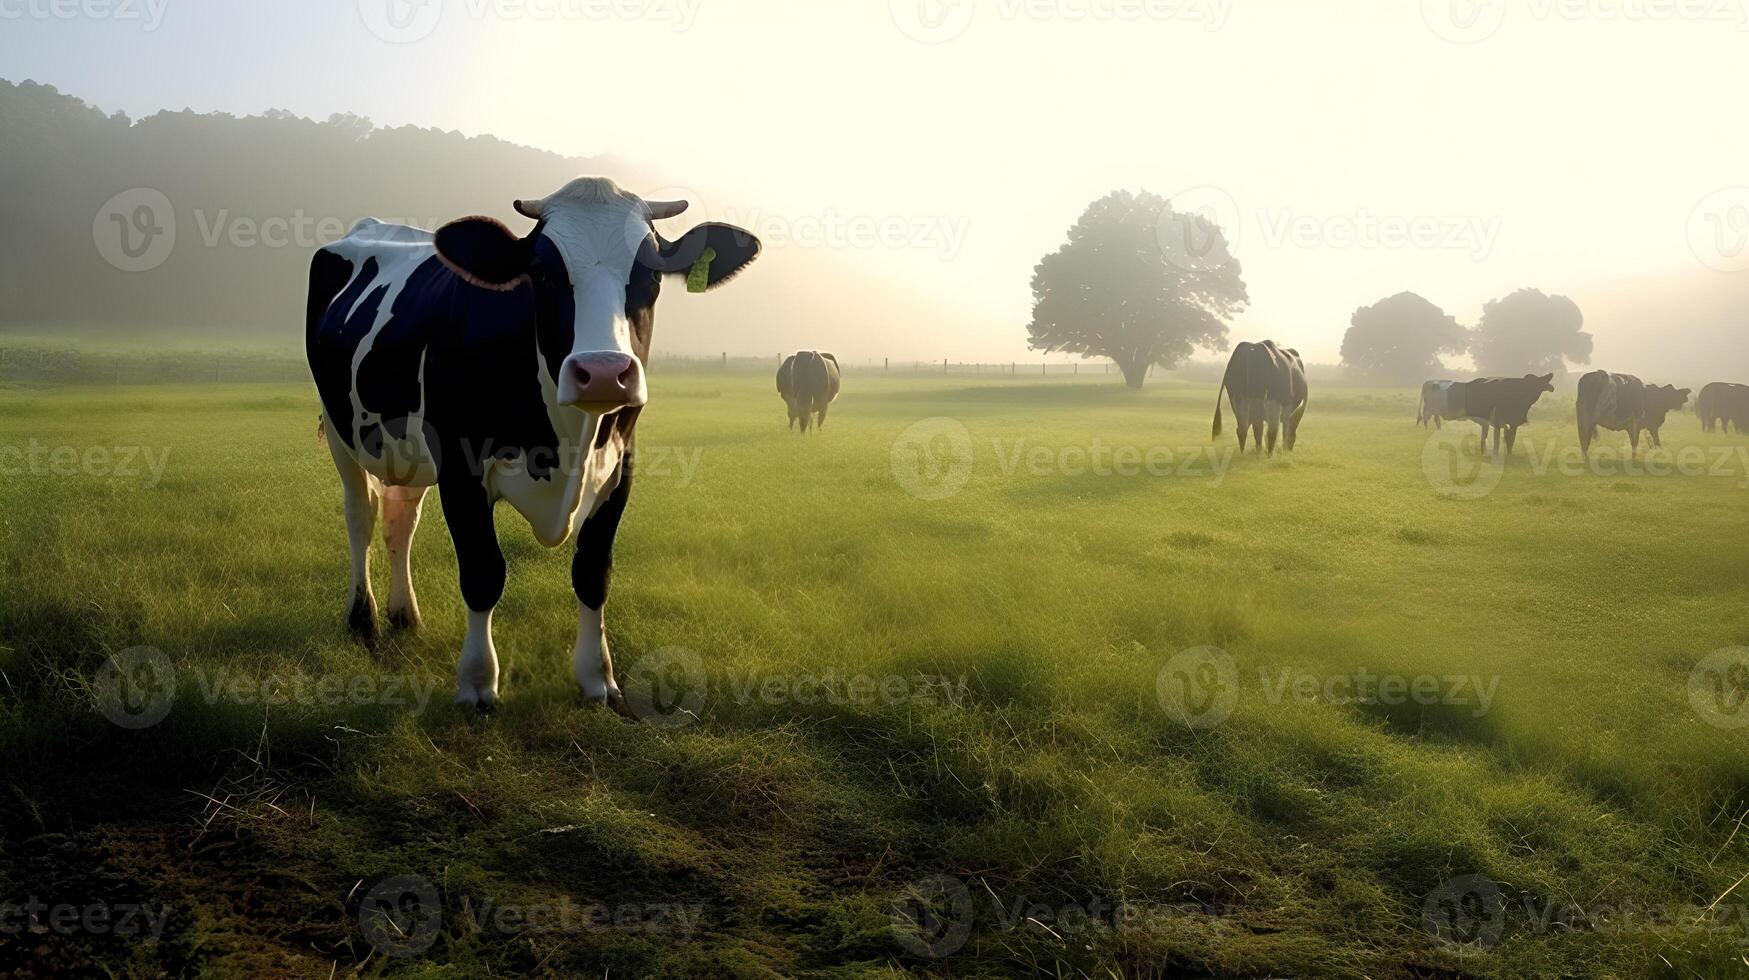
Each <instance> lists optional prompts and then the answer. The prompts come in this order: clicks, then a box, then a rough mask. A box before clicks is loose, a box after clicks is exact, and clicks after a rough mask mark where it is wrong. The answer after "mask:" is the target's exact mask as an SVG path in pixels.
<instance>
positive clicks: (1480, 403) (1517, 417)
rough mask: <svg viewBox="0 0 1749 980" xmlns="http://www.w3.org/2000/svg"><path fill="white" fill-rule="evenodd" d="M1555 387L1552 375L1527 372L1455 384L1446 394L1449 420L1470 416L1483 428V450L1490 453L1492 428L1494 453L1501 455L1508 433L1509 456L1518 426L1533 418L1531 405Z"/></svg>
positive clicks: (1468, 417) (1471, 419) (1515, 439)
mask: <svg viewBox="0 0 1749 980" xmlns="http://www.w3.org/2000/svg"><path fill="white" fill-rule="evenodd" d="M1554 390H1555V376H1554V375H1552V374H1544V375H1535V374H1527V375H1525V376H1524V377H1522V378H1477V379H1476V380H1474V381H1463V382H1459V383H1458V384H1454V385H1452V386H1451V390H1450V391H1448V392H1447V393H1446V414H1445V417H1446V418H1448V419H1453V418H1458V419H1469V420H1470V421H1471V422H1474V423H1476V424H1477V425H1479V426H1481V427H1482V453H1483V454H1484V455H1486V454H1487V452H1488V430H1489V429H1493V430H1494V455H1496V456H1498V455H1499V454H1500V436H1501V434H1502V433H1504V434H1505V436H1506V455H1508V456H1510V455H1512V445H1513V443H1515V442H1517V441H1518V427H1519V426H1521V425H1523V424H1525V423H1526V422H1528V421H1530V408H1531V406H1532V405H1535V404H1536V403H1537V400H1538V399H1540V398H1542V396H1543V394H1544V393H1546V392H1550V391H1554Z"/></svg>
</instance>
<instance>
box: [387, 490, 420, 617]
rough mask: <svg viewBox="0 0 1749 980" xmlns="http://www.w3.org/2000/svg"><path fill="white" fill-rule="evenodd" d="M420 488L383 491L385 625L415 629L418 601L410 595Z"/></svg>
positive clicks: (411, 593)
mask: <svg viewBox="0 0 1749 980" xmlns="http://www.w3.org/2000/svg"><path fill="white" fill-rule="evenodd" d="M424 504H425V488H424V487H384V488H383V543H384V544H385V545H387V546H388V550H389V625H390V626H395V627H400V628H403V629H417V628H418V626H419V599H418V597H417V596H415V595H414V594H413V532H415V531H417V530H418V529H419V510H420V508H421V507H423V506H424Z"/></svg>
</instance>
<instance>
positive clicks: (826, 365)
mask: <svg viewBox="0 0 1749 980" xmlns="http://www.w3.org/2000/svg"><path fill="white" fill-rule="evenodd" d="M838 380H839V374H838V358H836V357H833V356H832V355H831V354H827V353H824V352H821V351H812V350H804V351H797V352H796V353H794V354H792V355H790V356H789V357H788V358H785V359H784V362H783V366H782V367H779V368H778V369H777V393H778V394H780V395H782V396H783V401H784V404H785V405H788V406H789V424H790V426H791V427H792V428H793V427H794V426H795V424H796V422H798V421H800V422H801V423H802V432H803V434H806V433H807V431H808V424H809V423H810V422H814V423H815V424H817V425H818V426H819V427H820V428H822V429H824V428H825V427H826V407H827V406H828V405H831V404H832V402H833V401H834V400H836V399H837V398H838Z"/></svg>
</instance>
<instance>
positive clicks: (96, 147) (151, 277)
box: [0, 80, 625, 336]
mask: <svg viewBox="0 0 1749 980" xmlns="http://www.w3.org/2000/svg"><path fill="white" fill-rule="evenodd" d="M0 133H4V134H5V139H4V145H5V149H4V151H0V182H3V184H4V186H6V187H8V188H13V189H20V188H27V189H28V192H26V193H13V194H10V195H8V197H7V200H6V201H5V203H4V213H5V217H6V220H5V221H0V254H4V255H5V256H6V261H5V262H4V263H0V321H4V322H9V323H32V322H35V323H65V322H79V323H85V324H117V325H125V326H135V325H140V324H150V323H157V324H174V325H176V326H187V325H206V326H223V327H226V328H228V329H234V330H237V331H238V332H247V331H257V332H259V331H261V330H263V329H272V330H276V331H280V332H285V333H290V332H292V331H295V332H296V334H297V335H300V336H301V333H302V329H303V328H302V325H301V323H300V322H299V315H300V313H301V311H302V310H303V308H304V303H305V297H304V293H305V290H306V288H307V281H308V276H309V263H310V253H311V252H312V251H313V250H314V249H315V248H316V247H317V246H320V245H323V244H326V243H327V242H329V241H332V240H333V239H335V238H338V237H339V236H340V235H342V234H344V233H345V232H346V230H347V229H348V228H350V227H351V225H352V224H353V223H354V222H356V221H357V220H358V219H360V218H363V217H366V216H374V217H378V218H382V219H384V220H389V221H405V222H409V223H414V224H421V225H425V226H427V227H431V226H434V225H436V224H439V223H442V222H444V221H448V220H450V219H452V218H455V217H459V216H461V215H466V214H475V213H479V212H480V211H481V210H482V209H483V208H484V207H487V206H494V207H497V208H499V209H502V210H505V211H507V210H508V207H509V202H510V201H511V200H513V199H515V198H518V197H527V196H529V195H532V194H541V193H545V192H546V191H547V190H550V189H552V188H554V187H558V186H559V185H561V184H563V183H564V182H565V181H567V180H569V179H571V178H572V177H575V176H576V175H577V174H579V173H589V172H596V171H601V172H610V170H609V168H613V169H615V170H623V169H625V168H624V167H623V166H621V165H620V164H618V163H617V162H614V161H608V160H603V159H593V160H590V159H578V158H566V157H562V156H559V155H558V154H554V153H548V152H546V151H543V150H537V149H532V148H530V147H525V146H518V145H516V144H513V143H508V142H505V141H503V140H500V139H497V138H495V137H490V136H480V137H466V136H463V135H462V134H460V133H454V132H444V131H442V130H437V129H420V128H417V127H412V126H406V127H399V128H384V127H379V126H375V125H373V124H372V123H371V122H370V120H368V119H365V118H363V117H360V116H356V115H350V114H346V115H335V116H332V117H330V118H329V119H328V120H327V121H325V122H317V121H316V120H313V119H306V118H303V117H300V116H297V115H294V114H292V113H290V112H286V111H283V110H269V111H268V112H266V113H264V114H262V115H259V116H243V117H239V116H234V115H231V114H229V113H195V112H189V111H187V110H183V111H179V112H170V111H166V112H159V113H154V114H152V115H150V116H147V117H145V118H143V119H139V120H132V121H131V120H129V119H128V118H127V117H126V116H124V115H121V114H120V113H117V114H115V115H106V114H105V113H104V112H102V111H100V110H98V109H96V108H93V107H92V106H90V105H88V104H87V103H85V102H84V101H82V100H80V99H77V98H74V97H72V96H69V95H65V94H63V93H61V92H59V91H57V90H56V89H55V88H54V87H53V86H49V85H40V84H37V83H35V82H29V81H26V82H22V83H19V84H16V85H15V84H13V83H11V82H7V81H4V80H0ZM141 189H149V190H150V191H153V192H157V193H158V194H161V195H162V197H161V198H158V200H161V201H168V202H169V205H170V206H169V208H168V209H163V208H159V209H158V210H163V211H165V213H148V214H145V215H140V216H139V217H140V220H141V223H142V225H149V226H151V227H153V228H154V229H161V230H162V231H165V232H170V233H171V237H170V239H169V241H170V242H171V243H172V248H171V250H170V251H169V254H168V255H167V256H166V257H165V258H164V259H163V260H162V261H161V262H159V263H156V264H153V265H152V267H151V268H149V269H147V270H144V271H124V270H120V269H117V268H115V267H114V266H112V265H111V264H110V263H109V262H106V261H105V258H104V256H103V255H102V254H100V250H99V247H97V245H96V243H95V242H94V238H95V237H96V236H97V235H99V234H101V233H103V232H104V231H105V230H108V231H110V232H111V233H113V231H114V229H112V228H110V227H109V226H108V225H104V224H102V223H101V222H102V221H103V219H104V218H105V217H106V215H104V214H103V213H102V212H103V211H104V210H105V208H106V202H108V201H112V200H113V199H114V198H115V196H116V195H118V194H125V193H127V192H135V193H138V191H139V190H141ZM126 211H127V212H128V213H127V215H126V217H127V218H130V219H132V218H134V217H135V216H136V214H137V206H133V205H130V206H129V207H128V208H127V209H126ZM507 216H508V215H507ZM509 217H514V216H509ZM94 219H96V220H97V221H98V222H99V223H100V224H99V226H98V227H97V228H94V227H93V220H94ZM126 231H127V233H128V235H129V236H130V237H134V238H137V237H138V236H137V230H136V229H135V228H132V227H130V228H128V229H127V230H126Z"/></svg>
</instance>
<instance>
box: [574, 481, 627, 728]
mask: <svg viewBox="0 0 1749 980" xmlns="http://www.w3.org/2000/svg"><path fill="white" fill-rule="evenodd" d="M631 493H632V455H631V452H630V450H629V449H628V450H627V452H626V454H625V456H623V457H622V458H621V461H620V464H619V479H618V482H616V483H615V484H614V488H613V492H612V493H610V494H609V495H608V497H607V499H606V500H605V501H603V502H602V504H601V507H600V508H599V509H598V510H596V512H595V513H594V514H593V515H591V516H590V517H589V519H588V520H586V521H584V522H583V526H582V527H581V528H579V529H578V531H577V554H576V555H575V556H574V557H573V558H572V559H571V588H572V590H573V591H575V592H576V593H577V645H576V647H574V648H573V649H572V651H571V674H572V676H574V677H576V678H577V683H578V684H579V685H580V686H581V687H582V688H583V696H584V697H586V698H588V699H589V700H591V701H595V702H598V703H602V704H606V705H607V706H608V707H610V708H612V709H613V710H614V711H617V712H619V713H620V714H622V715H626V716H627V717H630V714H629V711H628V709H627V707H626V703H625V697H624V696H623V695H621V694H620V690H619V684H618V683H616V682H615V681H614V678H613V655H612V654H611V653H610V652H609V651H608V649H607V627H606V626H605V625H604V621H603V613H604V612H605V610H606V608H607V587H608V582H609V580H610V579H612V577H613V539H614V535H615V534H617V533H618V531H619V522H620V518H621V517H622V516H624V515H625V509H626V501H627V500H629V499H630V498H631Z"/></svg>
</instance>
